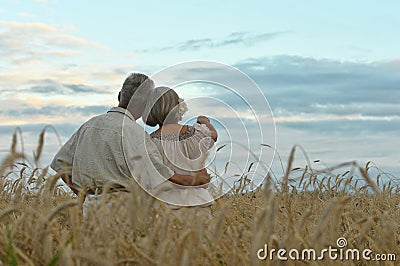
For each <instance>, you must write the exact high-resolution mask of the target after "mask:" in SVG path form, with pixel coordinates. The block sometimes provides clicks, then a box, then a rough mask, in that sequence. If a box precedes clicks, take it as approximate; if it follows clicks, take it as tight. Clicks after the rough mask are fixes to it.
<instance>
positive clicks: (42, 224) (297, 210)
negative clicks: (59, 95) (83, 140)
mask: <svg viewBox="0 0 400 266" xmlns="http://www.w3.org/2000/svg"><path fill="white" fill-rule="evenodd" d="M15 145H16V137H15V134H14V138H13V143H12V145H11V149H10V153H9V156H8V157H7V158H6V159H5V160H4V161H3V162H2V163H1V165H0V188H1V189H0V191H1V192H0V193H1V194H0V226H1V231H0V265H281V264H282V265H338V264H339V265H397V264H398V262H397V261H398V260H399V258H398V257H397V254H400V239H399V232H400V228H399V222H398V221H399V219H400V215H399V213H400V212H399V199H400V197H399V192H400V191H399V190H400V188H399V186H398V184H397V183H396V180H397V179H396V178H395V177H391V179H390V180H391V181H387V182H382V180H381V179H382V177H383V176H382V175H381V174H378V175H376V176H370V175H371V168H372V167H371V165H372V164H371V163H367V164H366V165H365V166H362V167H360V166H358V165H352V167H353V168H352V169H353V170H354V171H350V172H349V171H346V170H344V172H343V173H342V174H336V175H333V174H332V173H327V172H316V171H313V170H312V169H310V168H309V167H308V166H305V167H304V168H295V169H292V164H293V160H294V158H293V155H294V152H295V148H294V149H293V150H292V152H291V155H290V157H289V160H288V162H287V163H286V170H285V171H284V173H283V174H282V177H281V178H280V179H279V180H281V182H276V181H275V179H274V178H272V176H271V175H270V174H268V173H266V182H265V184H264V185H263V186H262V187H260V188H259V189H257V190H255V191H252V192H245V191H247V189H246V188H247V187H248V186H249V185H250V183H251V182H249V180H248V179H247V177H246V175H243V176H242V177H241V182H238V183H237V184H236V186H235V187H234V188H233V189H232V193H228V194H226V195H224V196H223V197H221V198H219V199H218V200H217V201H216V203H215V204H214V205H213V206H212V218H211V219H210V220H206V219H204V218H203V217H200V216H198V215H197V211H198V210H197V209H196V208H189V209H185V210H184V213H183V217H184V219H181V218H179V217H177V216H176V215H174V213H173V212H172V211H171V210H170V209H169V208H167V207H165V206H164V205H162V204H160V203H159V202H157V201H156V200H155V199H153V198H152V197H150V196H148V195H147V194H146V193H145V192H143V191H142V190H141V189H140V188H138V187H135V186H134V185H132V187H131V191H132V192H131V193H125V194H127V196H125V200H124V201H122V200H121V199H120V198H119V197H118V196H113V197H112V198H110V202H111V203H112V204H113V206H116V208H108V207H107V206H109V205H107V204H110V203H105V202H103V203H102V204H101V206H99V208H98V209H95V210H93V213H92V216H91V218H90V219H84V218H83V217H82V209H81V208H82V200H83V199H82V198H79V197H76V196H73V195H72V194H70V193H68V192H66V190H65V189H64V188H63V187H62V186H60V184H59V182H58V180H59V176H57V175H55V176H51V175H49V174H48V173H47V167H36V166H34V164H33V165H31V164H27V163H24V162H23V160H21V158H23V156H24V155H23V154H20V153H18V152H16V149H15ZM42 148H43V138H42V141H41V142H40V143H39V145H38V149H37V150H36V152H35V156H34V157H35V158H34V159H35V162H36V161H38V160H39V158H40V153H41V150H42ZM10 177H13V178H10ZM117 194H118V193H115V194H114V195H117ZM122 205H124V208H118V206H122ZM339 238H344V239H345V240H346V241H347V244H346V246H345V248H346V249H357V250H360V251H362V250H366V249H367V250H371V251H372V252H373V253H372V255H371V256H370V258H373V259H376V257H373V255H375V254H380V255H381V257H380V258H381V259H382V258H383V255H384V257H385V258H386V261H377V260H366V259H364V258H360V259H355V258H354V257H353V258H352V259H346V258H344V259H343V258H342V259H340V258H336V259H330V258H328V256H327V255H326V256H325V257H324V258H323V259H320V260H319V259H318V258H317V259H313V258H312V257H301V256H300V257H298V258H294V259H291V258H289V259H288V260H286V261H284V260H281V259H278V257H277V256H278V255H277V250H279V249H284V250H286V251H289V250H292V249H296V250H299V251H300V253H301V252H302V251H303V250H307V249H315V250H316V251H317V255H319V254H320V251H321V250H323V249H325V248H328V247H329V246H331V247H336V248H337V244H338V243H337V241H338V239H339ZM265 247H267V248H268V249H267V250H266V251H267V254H268V255H270V251H271V250H272V249H275V250H276V252H275V253H273V254H272V255H273V258H271V257H270V256H267V258H266V259H260V255H266V254H265V252H264V250H261V251H260V249H263V248H265ZM345 251H346V250H345ZM291 254H292V255H295V254H296V253H291ZM325 254H326V253H325ZM281 255H282V254H281ZM306 255H307V254H306ZM285 256H286V258H287V257H288V252H286V254H285ZM285 256H284V257H285ZM393 256H394V257H393Z"/></svg>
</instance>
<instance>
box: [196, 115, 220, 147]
mask: <svg viewBox="0 0 400 266" xmlns="http://www.w3.org/2000/svg"><path fill="white" fill-rule="evenodd" d="M197 123H199V124H204V125H206V127H208V129H209V130H210V131H211V138H212V139H213V140H214V141H217V138H218V133H217V130H215V127H214V126H213V125H212V124H211V122H210V119H208V118H207V117H205V116H203V115H200V116H199V117H198V118H197Z"/></svg>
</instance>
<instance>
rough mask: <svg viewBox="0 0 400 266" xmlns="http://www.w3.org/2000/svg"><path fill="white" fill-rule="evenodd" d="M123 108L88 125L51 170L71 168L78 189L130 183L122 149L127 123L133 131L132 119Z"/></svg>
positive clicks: (55, 160)
mask: <svg viewBox="0 0 400 266" xmlns="http://www.w3.org/2000/svg"><path fill="white" fill-rule="evenodd" d="M119 109H120V108H113V109H111V110H110V111H109V112H108V113H106V114H103V115H99V116H96V117H93V118H92V119H90V120H89V121H87V122H86V123H84V124H83V125H82V126H81V127H80V128H79V130H78V131H77V132H76V133H75V134H74V135H73V136H72V137H71V138H70V139H69V140H68V142H67V143H66V144H65V145H64V147H63V148H62V149H61V150H60V151H59V152H58V154H57V155H56V156H55V158H54V160H53V162H52V164H51V167H52V168H53V169H54V170H56V171H59V170H60V168H62V167H68V166H69V165H71V166H72V182H73V183H74V185H76V187H77V188H81V187H82V186H83V184H86V185H90V186H93V187H99V186H101V185H103V184H105V183H107V182H117V181H121V182H122V183H126V181H127V179H131V178H132V176H131V174H130V171H129V169H128V166H127V163H126V161H125V157H124V150H123V146H122V127H123V124H124V123H125V124H126V125H125V126H127V127H130V128H131V129H132V126H129V124H131V123H132V121H129V120H130V119H132V118H130V117H128V116H127V115H125V114H124V113H123V112H124V110H119ZM124 118H126V120H127V121H124ZM128 121H129V122H131V123H129V122H128ZM133 123H135V122H133ZM132 130H134V129H132Z"/></svg>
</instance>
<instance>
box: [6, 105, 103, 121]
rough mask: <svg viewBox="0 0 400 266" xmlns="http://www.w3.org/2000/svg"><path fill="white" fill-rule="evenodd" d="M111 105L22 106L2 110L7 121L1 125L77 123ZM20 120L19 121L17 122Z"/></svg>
mask: <svg viewBox="0 0 400 266" xmlns="http://www.w3.org/2000/svg"><path fill="white" fill-rule="evenodd" d="M108 109H110V106H105V105H89V106H74V105H56V104H54V105H47V106H42V107H33V106H27V107H20V108H17V109H16V108H10V109H2V110H0V117H1V118H3V119H2V121H5V122H6V123H0V125H18V124H28V123H32V121H35V122H36V123H51V124H53V123H57V124H58V123H70V122H71V121H74V122H76V123H79V122H83V121H85V120H86V119H88V118H89V117H90V116H93V115H99V114H102V113H105V112H106V111H107V110H108ZM17 121H18V122H17Z"/></svg>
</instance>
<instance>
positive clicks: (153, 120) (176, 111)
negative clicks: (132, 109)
mask: <svg viewBox="0 0 400 266" xmlns="http://www.w3.org/2000/svg"><path fill="white" fill-rule="evenodd" d="M186 111H187V108H186V104H185V102H184V101H183V99H181V98H179V96H178V94H177V93H176V92H175V91H174V90H173V89H171V88H168V87H157V88H155V89H154V90H153V92H152V94H151V95H150V97H149V100H148V102H147V105H146V108H145V111H144V113H143V116H142V118H143V121H144V122H145V123H146V124H147V125H149V126H152V127H154V126H156V125H159V126H160V127H161V126H162V125H164V124H173V123H177V122H178V121H180V120H181V119H182V116H183V114H184V113H185V112H186Z"/></svg>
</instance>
